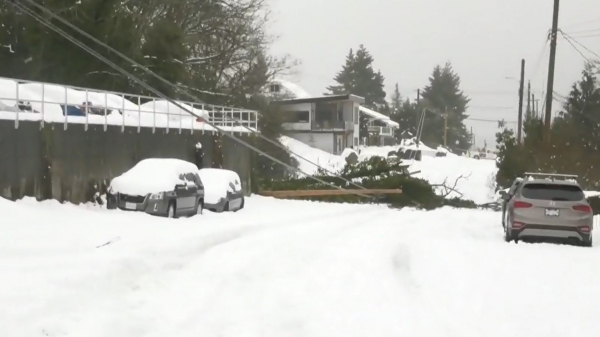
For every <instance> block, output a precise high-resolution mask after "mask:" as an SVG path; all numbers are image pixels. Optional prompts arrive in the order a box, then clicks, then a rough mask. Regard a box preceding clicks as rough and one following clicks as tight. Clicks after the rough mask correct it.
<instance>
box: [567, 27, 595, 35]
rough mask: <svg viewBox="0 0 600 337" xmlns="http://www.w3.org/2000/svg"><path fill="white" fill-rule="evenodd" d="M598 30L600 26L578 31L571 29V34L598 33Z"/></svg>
mask: <svg viewBox="0 0 600 337" xmlns="http://www.w3.org/2000/svg"><path fill="white" fill-rule="evenodd" d="M596 32H600V28H594V29H587V30H578V31H574V32H572V31H569V34H575V35H579V34H587V33H596Z"/></svg>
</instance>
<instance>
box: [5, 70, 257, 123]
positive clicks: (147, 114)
mask: <svg viewBox="0 0 600 337" xmlns="http://www.w3.org/2000/svg"><path fill="white" fill-rule="evenodd" d="M177 103H178V104H180V105H182V106H184V107H185V108H186V109H189V110H190V111H192V112H194V113H195V114H196V115H198V116H201V117H200V118H197V117H196V116H192V115H190V114H189V113H188V112H187V111H185V110H183V109H180V108H178V107H177V106H175V105H174V104H172V103H169V102H168V101H166V100H163V99H159V98H156V97H151V96H142V95H134V94H127V93H120V92H111V91H104V90H96V89H89V88H79V87H73V86H65V85H60V84H51V83H43V82H33V81H24V80H18V79H11V78H3V77H0V119H5V120H6V119H10V120H12V119H14V121H15V128H18V127H19V122H20V121H25V120H27V121H39V122H40V127H42V128H43V127H44V124H45V123H62V124H63V125H64V129H65V130H66V129H67V128H68V125H69V124H84V125H85V129H86V130H87V129H88V125H90V124H93V125H104V130H105V131H106V129H107V126H108V125H120V126H121V130H124V129H125V126H133V127H137V130H138V132H139V131H140V128H142V127H144V128H152V130H153V132H154V130H155V129H156V128H166V130H167V132H169V130H170V129H177V130H178V131H179V133H181V132H182V130H184V129H185V130H190V131H191V132H192V133H193V132H194V131H195V130H199V131H202V132H204V131H209V132H216V129H215V128H213V127H211V126H210V125H208V124H206V123H205V121H208V122H210V123H212V124H214V125H215V126H217V127H219V128H221V129H223V130H224V131H229V132H239V133H247V132H250V131H249V130H248V129H246V127H247V128H250V129H253V130H258V114H257V112H256V111H254V110H246V109H240V108H234V107H224V106H218V105H211V104H200V103H192V102H186V101H179V100H178V101H177ZM242 125H243V126H242Z"/></svg>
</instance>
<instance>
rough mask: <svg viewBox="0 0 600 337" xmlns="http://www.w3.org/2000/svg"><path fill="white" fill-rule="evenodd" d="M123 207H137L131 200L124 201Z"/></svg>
mask: <svg viewBox="0 0 600 337" xmlns="http://www.w3.org/2000/svg"><path fill="white" fill-rule="evenodd" d="M125 208H126V209H136V208H137V204H134V203H132V202H126V203H125Z"/></svg>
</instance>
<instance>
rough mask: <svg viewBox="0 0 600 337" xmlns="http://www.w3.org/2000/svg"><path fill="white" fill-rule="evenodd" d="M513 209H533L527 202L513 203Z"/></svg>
mask: <svg viewBox="0 0 600 337" xmlns="http://www.w3.org/2000/svg"><path fill="white" fill-rule="evenodd" d="M514 207H515V208H531V207H533V205H532V204H530V203H528V202H524V201H515V204H514Z"/></svg>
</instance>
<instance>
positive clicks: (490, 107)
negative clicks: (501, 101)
mask: <svg viewBox="0 0 600 337" xmlns="http://www.w3.org/2000/svg"><path fill="white" fill-rule="evenodd" d="M515 108H516V107H514V106H484V105H475V106H470V107H469V109H489V110H512V109H515Z"/></svg>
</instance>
